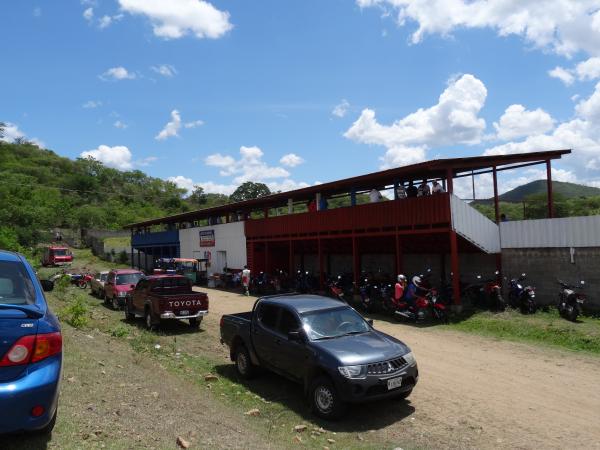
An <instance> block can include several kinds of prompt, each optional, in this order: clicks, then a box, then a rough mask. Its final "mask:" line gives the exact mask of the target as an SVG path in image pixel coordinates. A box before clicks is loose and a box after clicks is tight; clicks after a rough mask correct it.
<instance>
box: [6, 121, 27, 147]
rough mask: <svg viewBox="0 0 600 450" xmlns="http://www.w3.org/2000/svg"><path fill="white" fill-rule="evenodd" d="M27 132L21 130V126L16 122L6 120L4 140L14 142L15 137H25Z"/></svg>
mask: <svg viewBox="0 0 600 450" xmlns="http://www.w3.org/2000/svg"><path fill="white" fill-rule="evenodd" d="M24 137H25V133H23V132H22V131H21V130H19V127H18V126H17V125H15V124H14V123H10V122H6V123H5V127H4V138H2V140H3V141H4V142H13V141H14V140H15V139H18V138H24Z"/></svg>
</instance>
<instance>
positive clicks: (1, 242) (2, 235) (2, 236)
mask: <svg viewBox="0 0 600 450" xmlns="http://www.w3.org/2000/svg"><path fill="white" fill-rule="evenodd" d="M0 249H2V250H10V251H13V252H18V251H20V250H21V246H20V245H19V240H18V237H17V233H16V232H15V230H13V229H11V228H8V227H0Z"/></svg>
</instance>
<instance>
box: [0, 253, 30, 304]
mask: <svg viewBox="0 0 600 450" xmlns="http://www.w3.org/2000/svg"><path fill="white" fill-rule="evenodd" d="M34 292H35V291H34V288H33V283H32V281H31V278H29V275H27V272H26V271H25V268H24V267H23V265H22V264H21V263H18V262H11V261H0V304H10V305H32V304H34V303H35V294H34Z"/></svg>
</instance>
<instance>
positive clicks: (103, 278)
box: [100, 273, 108, 281]
mask: <svg viewBox="0 0 600 450" xmlns="http://www.w3.org/2000/svg"><path fill="white" fill-rule="evenodd" d="M107 278H108V274H107V273H101V274H100V281H106V279H107Z"/></svg>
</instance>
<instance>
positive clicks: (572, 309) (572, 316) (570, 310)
mask: <svg viewBox="0 0 600 450" xmlns="http://www.w3.org/2000/svg"><path fill="white" fill-rule="evenodd" d="M577 316H579V309H578V308H577V307H576V306H567V309H566V310H565V319H567V320H570V321H571V322H577Z"/></svg>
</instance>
